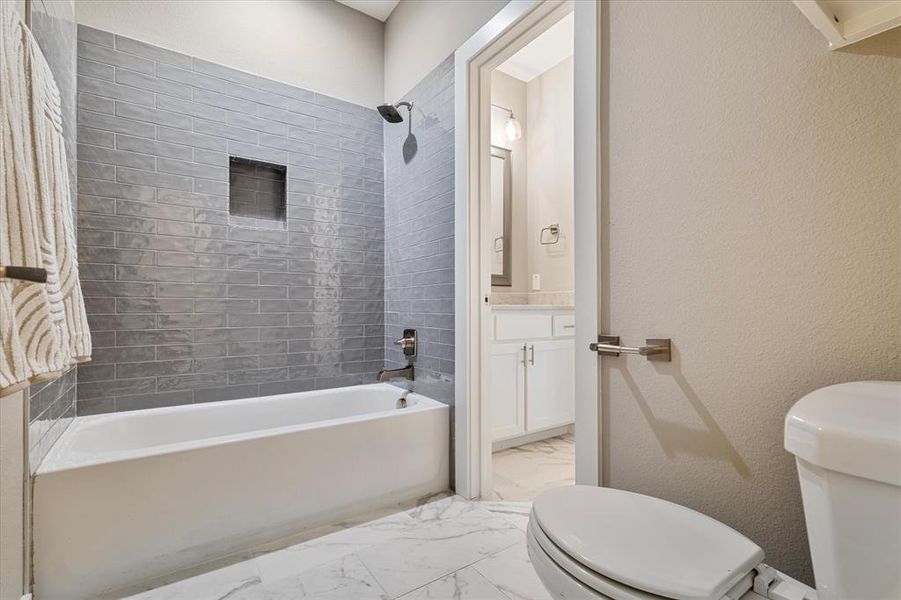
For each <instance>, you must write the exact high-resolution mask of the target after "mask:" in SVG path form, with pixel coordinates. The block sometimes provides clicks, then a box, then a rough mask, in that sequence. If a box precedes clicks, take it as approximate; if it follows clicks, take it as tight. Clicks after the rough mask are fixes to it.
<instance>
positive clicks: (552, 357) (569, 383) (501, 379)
mask: <svg viewBox="0 0 901 600" xmlns="http://www.w3.org/2000/svg"><path fill="white" fill-rule="evenodd" d="M492 326H493V329H492V336H491V337H492V341H491V352H490V359H489V365H488V367H489V376H490V380H491V388H490V390H491V395H490V398H489V399H488V402H489V403H490V410H491V416H492V431H491V435H492V440H493V441H495V442H496V441H500V440H509V439H511V438H516V437H520V436H530V435H531V434H538V433H540V432H541V431H546V430H551V429H554V428H559V427H563V426H566V425H569V424H571V423H572V422H573V405H574V384H573V379H574V363H575V355H574V353H575V350H574V341H573V312H572V310H566V309H557V308H554V307H549V308H545V309H536V308H534V307H532V306H523V307H519V306H502V307H498V308H495V309H494V310H493V311H492Z"/></svg>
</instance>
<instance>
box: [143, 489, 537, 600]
mask: <svg viewBox="0 0 901 600" xmlns="http://www.w3.org/2000/svg"><path fill="white" fill-rule="evenodd" d="M530 507H531V505H530V503H528V502H470V501H468V500H464V499H462V498H460V497H459V496H452V497H447V498H441V499H438V500H434V501H431V502H428V503H427V504H424V505H422V506H418V507H415V508H412V509H409V510H406V511H403V512H398V513H395V514H391V515H387V516H383V515H377V518H375V519H374V520H369V521H365V522H360V521H362V519H361V520H359V521H356V522H352V523H343V524H336V525H333V526H330V527H327V528H320V529H319V530H317V532H318V533H319V534H320V535H319V537H315V538H312V539H306V540H305V541H302V542H300V543H296V544H294V545H291V546H288V547H283V548H281V549H278V550H274V551H267V550H269V549H266V548H261V549H258V550H257V551H255V552H253V553H250V554H248V555H247V556H243V557H236V559H235V560H237V562H233V564H228V565H226V566H222V565H218V566H217V567H218V568H215V567H213V568H211V570H209V571H207V572H199V571H200V570H198V569H194V570H193V571H192V572H186V573H185V574H183V575H185V576H186V577H185V578H184V579H181V580H178V581H167V582H164V584H163V585H160V586H159V587H156V588H154V589H151V590H148V591H143V592H141V593H138V594H137V595H134V596H129V598H132V599H140V600H189V599H190V600H224V599H226V598H227V599H229V600H236V599H242V600H275V599H279V600H280V599H312V598H315V599H345V598H346V599H360V600H368V599H378V600H381V599H395V598H398V599H402V600H425V599H435V598H456V599H460V600H469V599H472V600H519V599H523V600H532V599H540V600H544V599H546V598H549V597H550V596H548V594H547V592H546V591H545V590H544V588H543V587H542V585H541V583H540V582H539V580H538V578H537V576H536V575H535V573H534V571H533V570H532V567H531V564H530V563H529V559H528V555H527V553H526V551H525V533H524V530H525V525H526V522H527V520H528V513H529V509H530ZM309 535H311V536H312V535H316V533H312V532H311V533H310V534H309ZM271 547H273V548H274V547H278V544H277V543H276V544H273V545H272V546H271ZM242 559H243V560H242ZM173 579H174V578H173Z"/></svg>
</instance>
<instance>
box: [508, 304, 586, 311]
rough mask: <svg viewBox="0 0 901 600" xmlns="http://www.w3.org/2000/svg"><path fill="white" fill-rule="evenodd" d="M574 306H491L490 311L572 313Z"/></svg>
mask: <svg viewBox="0 0 901 600" xmlns="http://www.w3.org/2000/svg"><path fill="white" fill-rule="evenodd" d="M575 309H576V307H575V306H569V305H565V304H492V305H491V310H496V311H527V310H532V311H545V312H546V311H550V310H559V311H573V310H575Z"/></svg>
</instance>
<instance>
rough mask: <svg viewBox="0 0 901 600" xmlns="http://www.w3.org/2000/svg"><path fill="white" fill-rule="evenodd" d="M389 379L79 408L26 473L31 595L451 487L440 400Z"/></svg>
mask: <svg viewBox="0 0 901 600" xmlns="http://www.w3.org/2000/svg"><path fill="white" fill-rule="evenodd" d="M400 392H401V390H399V389H398V388H396V387H394V386H392V385H389V384H378V385H364V386H355V387H347V388H339V389H333V390H326V391H316V392H303V393H297V394H284V395H280V396H269V397H265V398H248V399H244V400H230V401H226V402H215V403H209V404H199V405H188V406H176V407H171V408H157V409H150V410H140V411H134V412H127V413H116V414H107V415H97V416H89V417H78V418H76V419H75V420H74V422H73V423H72V425H71V426H70V427H69V428H68V430H67V431H66V432H65V433H64V434H63V436H62V437H61V438H60V440H59V441H58V442H57V444H56V445H55V446H54V447H53V449H52V450H51V451H50V453H49V454H48V456H47V458H46V459H45V460H44V462H43V464H42V465H41V467H40V469H39V470H38V472H37V474H36V477H35V481H34V580H35V597H36V598H40V599H41V600H51V599H55V598H61V599H62V598H65V599H66V600H71V599H75V598H91V597H95V596H97V595H100V594H102V593H105V592H109V591H111V590H116V589H118V588H121V587H124V586H129V585H132V584H136V583H139V582H141V581H145V580H148V579H152V578H154V577H158V576H161V575H165V574H168V573H172V572H174V571H178V570H181V569H184V568H186V567H190V566H192V565H196V564H200V563H203V562H205V561H208V560H211V559H215V558H218V557H221V556H224V555H227V554H230V553H233V552H236V551H239V550H243V549H247V548H249V547H252V546H254V545H256V544H259V543H263V542H266V541H269V540H273V539H277V538H280V537H283V536H286V535H290V534H292V533H295V532H297V531H299V530H302V529H304V528H308V527H312V526H316V525H321V524H324V523H327V522H331V521H335V520H339V519H341V518H344V517H347V516H349V515H350V514H352V513H354V512H357V511H360V510H365V509H368V508H374V507H378V506H384V505H388V504H391V503H394V502H400V501H405V500H410V499H413V498H415V497H419V496H422V495H426V494H429V493H432V492H438V491H441V490H444V489H446V488H447V487H448V479H449V474H448V454H449V450H448V449H449V441H448V435H449V424H450V418H449V409H448V407H447V406H445V405H443V404H441V403H439V402H436V401H435V400H432V399H430V398H427V397H425V396H421V395H418V394H411V395H410V396H409V397H408V406H407V407H406V408H401V409H398V408H396V407H395V406H396V402H397V400H398V398H399V397H400Z"/></svg>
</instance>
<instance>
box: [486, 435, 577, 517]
mask: <svg viewBox="0 0 901 600" xmlns="http://www.w3.org/2000/svg"><path fill="white" fill-rule="evenodd" d="M575 461H576V454H575V438H574V436H573V434H571V433H567V434H565V435H561V436H557V437H553V438H548V439H546V440H539V441H537V442H532V443H530V444H524V445H522V446H517V447H515V448H508V449H506V450H501V451H499V452H495V453H494V454H493V455H492V464H493V473H492V479H493V481H492V485H493V490H492V493H491V495H490V497H491V499H493V500H510V501H517V502H522V501H531V500H533V499H534V498H535V496H537V495H538V494H540V493H541V492H543V491H544V490H547V489H551V488H555V487H560V486H564V485H572V484H573V483H575V472H576V468H575Z"/></svg>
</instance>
